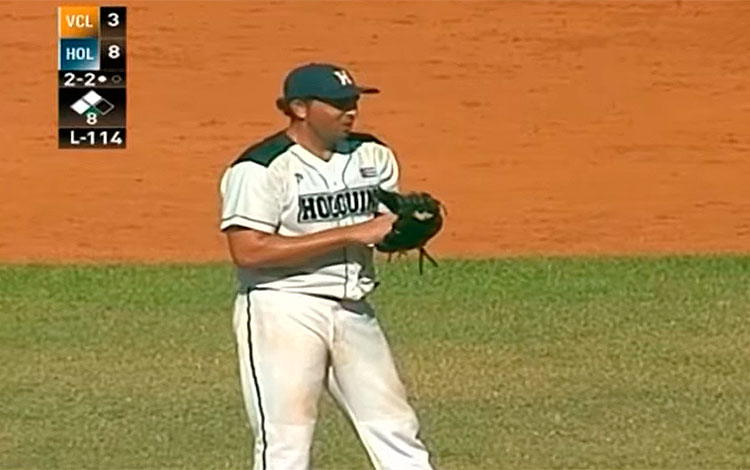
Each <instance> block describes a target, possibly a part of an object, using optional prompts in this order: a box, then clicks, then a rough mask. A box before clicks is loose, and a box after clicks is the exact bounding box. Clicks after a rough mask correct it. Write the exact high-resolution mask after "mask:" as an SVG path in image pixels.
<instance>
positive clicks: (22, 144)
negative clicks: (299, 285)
mask: <svg viewBox="0 0 750 470" xmlns="http://www.w3.org/2000/svg"><path fill="white" fill-rule="evenodd" d="M84 3H86V2H84ZM90 3H97V2H90ZM116 3H118V2H116ZM119 4H125V5H127V6H128V15H129V17H128V53H127V54H128V65H127V67H128V80H129V84H128V109H127V112H128V132H129V134H128V148H127V150H124V151H90V150H89V151H71V150H58V149H57V141H56V139H57V135H56V132H57V130H56V125H57V110H56V106H57V104H56V102H57V89H56V69H57V46H56V40H57V23H56V22H57V9H56V7H57V5H58V4H57V3H54V2H47V1H35V2H3V3H2V4H1V5H0V113H1V114H0V118H1V120H2V121H1V122H0V149H2V158H0V180H2V185H0V259H2V260H4V261H42V260H45V261H49V260H151V261H155V260H196V261H200V260H215V259H224V258H225V257H226V255H225V251H226V250H225V247H224V242H223V240H222V236H221V234H219V233H218V232H217V219H218V207H219V202H218V193H217V184H218V178H219V175H220V173H221V171H222V169H223V167H224V166H225V165H227V164H228V163H229V162H231V161H232V160H233V159H234V157H235V156H236V155H237V154H238V153H239V152H240V151H241V150H242V149H243V148H244V147H245V146H246V145H248V144H249V143H251V142H253V141H256V140H258V139H260V138H262V137H264V136H265V135H267V134H269V133H271V132H274V131H276V130H278V129H280V128H281V127H282V126H283V125H284V124H285V121H284V119H283V116H281V115H280V114H279V113H278V112H277V111H276V110H275V108H274V106H273V101H274V98H275V97H276V96H277V95H278V94H279V90H280V83H281V80H282V79H283V77H284V75H285V73H286V72H287V71H288V70H289V69H290V68H291V67H293V66H295V65H297V64H300V63H304V62H308V61H331V62H335V63H340V64H342V65H344V66H347V67H349V68H350V69H351V70H352V71H353V72H354V74H355V77H356V78H357V80H358V81H359V82H361V83H365V84H372V85H375V86H378V87H380V88H381V89H382V91H383V92H382V94H381V95H380V96H376V97H367V98H365V99H364V100H363V103H362V108H361V111H362V114H361V116H360V121H359V129H360V130H363V131H368V132H373V133H375V134H377V135H378V136H379V137H381V138H382V139H383V140H385V141H386V142H388V143H389V144H390V145H391V146H392V147H393V148H394V149H395V150H396V153H397V155H398V157H399V159H400V161H401V166H402V175H403V176H402V186H403V188H404V189H418V190H427V191H430V192H432V193H434V194H435V195H437V196H438V197H440V198H441V199H443V200H444V201H445V203H446V205H447V207H448V210H449V216H448V221H447V225H446V228H445V230H444V232H443V233H442V234H441V235H440V236H439V238H438V239H437V240H436V241H435V242H434V244H433V249H434V251H435V252H436V253H438V254H440V255H444V256H447V255H469V256H484V255H507V254H520V253H649V252H747V251H748V250H750V188H749V187H748V182H749V181H750V134H749V133H748V128H750V81H749V80H748V79H749V78H750V54H748V50H750V33H748V28H747V25H748V24H750V2H741V1H711V2H708V1H706V2H697V1H696V2H693V1H677V2H672V1H663V2H643V1H638V2H627V1H613V2H600V1H595V2H521V1H511V2H490V1H482V2H452V3H447V2H424V1H419V2H365V1H358V2H345V3H344V2H330V1H326V2H306V3H303V2H273V3H266V2H239V1H236V2H228V1H224V2H177V1H169V2H150V1H149V2H145V1H125V0H123V1H121V2H119Z"/></svg>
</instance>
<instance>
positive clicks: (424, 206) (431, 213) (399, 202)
mask: <svg viewBox="0 0 750 470" xmlns="http://www.w3.org/2000/svg"><path fill="white" fill-rule="evenodd" d="M377 198H378V201H380V202H382V203H383V204H384V205H385V206H386V207H387V208H388V209H389V210H390V211H391V212H393V213H394V214H395V215H397V216H398V219H396V221H395V222H393V227H392V228H391V231H390V232H388V234H387V235H386V236H385V238H384V239H383V241H382V242H380V243H378V244H377V245H376V248H377V249H378V250H379V251H382V252H385V253H403V252H405V251H408V250H413V249H418V250H419V272H420V274H421V273H422V267H423V264H424V258H427V259H428V260H429V261H430V262H431V263H432V264H433V265H435V266H437V262H436V261H435V260H434V259H433V258H432V256H430V255H429V254H428V253H427V251H426V250H425V248H424V246H425V244H427V242H428V241H429V240H430V239H431V238H432V237H434V236H435V235H436V234H437V233H438V232H439V231H440V229H441V228H442V227H443V214H442V209H443V205H442V203H441V202H440V201H438V200H437V199H435V198H434V197H432V196H431V195H430V194H428V193H408V194H399V193H395V192H391V191H386V190H384V189H382V188H378V190H377Z"/></svg>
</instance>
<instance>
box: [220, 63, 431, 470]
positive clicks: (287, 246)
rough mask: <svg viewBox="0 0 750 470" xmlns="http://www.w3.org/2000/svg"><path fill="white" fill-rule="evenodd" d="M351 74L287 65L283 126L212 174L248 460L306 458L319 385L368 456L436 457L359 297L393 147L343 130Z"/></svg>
mask: <svg viewBox="0 0 750 470" xmlns="http://www.w3.org/2000/svg"><path fill="white" fill-rule="evenodd" d="M377 92H378V90H377V89H375V88H367V87H361V86H357V85H356V84H355V83H354V79H353V78H352V76H351V74H350V73H349V72H348V71H346V70H345V69H343V68H341V67H337V66H334V65H330V64H307V65H303V66H300V67H298V68H295V69H294V70H292V71H291V72H290V73H289V74H288V75H287V77H286V80H285V81H284V86H283V96H282V97H281V98H279V99H278V100H277V102H276V105H277V107H278V108H279V109H280V110H281V111H282V112H283V113H284V114H286V115H287V116H288V117H289V125H288V127H287V128H286V129H285V130H283V131H281V132H278V133H276V134H274V135H272V136H270V137H268V138H266V139H264V140H262V141H261V142H259V143H256V144H254V145H251V146H250V147H248V148H247V150H245V151H244V152H243V153H242V154H241V155H240V156H239V158H237V160H236V161H235V162H234V163H233V164H232V165H231V166H230V167H229V168H228V169H227V170H226V171H225V173H224V175H223V177H222V179H221V197H222V218H221V230H222V231H223V232H224V233H226V235H227V239H228V244H229V251H230V253H231V256H232V259H233V261H234V263H235V264H236V266H237V277H238V280H239V292H238V295H237V298H236V301H235V306H234V316H233V326H234V332H235V335H236V339H237V350H238V356H239V365H240V380H241V384H242V392H243V396H244V401H245V408H246V411H247V414H248V417H249V421H250V424H251V426H252V429H253V432H254V436H255V450H254V457H255V458H254V461H255V466H254V469H255V470H267V469H273V470H276V469H284V470H294V469H307V468H308V467H309V457H310V446H311V442H312V437H313V430H314V426H315V422H316V418H317V406H318V399H319V397H320V394H321V391H322V390H323V388H324V387H326V388H327V389H328V391H329V392H330V393H331V395H332V396H333V398H334V399H335V400H336V402H337V403H338V404H339V406H341V408H342V409H343V410H344V411H345V412H346V414H347V415H348V417H349V418H350V419H351V422H352V423H353V425H354V428H355V429H356V432H357V434H358V436H359V438H360V440H361V441H362V443H363V445H364V448H365V449H366V451H367V454H368V456H369V458H370V460H371V462H372V464H373V465H374V466H375V468H377V469H393V470H406V469H415V470H416V469H420V470H421V469H431V468H432V467H431V466H430V463H429V456H428V452H427V450H426V448H425V446H424V444H423V443H422V441H421V440H420V439H419V437H418V430H419V424H418V422H417V417H416V415H415V413H414V411H413V410H412V408H411V406H410V405H409V404H408V402H407V400H406V393H405V390H404V386H403V385H402V383H401V380H400V379H399V376H398V373H397V371H396V368H395V367H394V363H393V359H392V357H391V352H390V349H389V346H388V343H387V342H386V338H385V337H384V335H383V332H382V331H381V329H380V326H379V324H378V321H377V319H376V318H375V314H374V311H373V308H372V306H371V305H370V304H369V303H368V302H367V297H368V295H369V294H370V293H372V291H373V290H374V289H375V288H376V287H377V285H378V282H377V280H376V277H375V270H374V267H373V249H372V245H373V244H376V243H378V242H380V241H381V240H382V239H383V237H384V236H385V235H386V233H388V231H389V230H390V228H391V224H392V223H393V221H394V220H395V216H394V215H392V214H390V213H387V212H385V209H384V207H383V206H382V205H379V204H378V201H377V199H376V197H375V188H377V187H378V186H380V187H382V188H384V189H387V190H391V191H396V190H397V184H398V175H399V172H398V165H397V162H396V159H395V157H394V155H393V152H392V151H391V150H390V149H389V148H388V147H387V146H386V145H385V144H383V143H382V142H381V141H379V140H378V139H377V138H375V137H373V136H371V135H368V134H359V133H354V132H352V126H353V124H354V121H355V119H356V117H357V113H358V107H357V105H358V100H359V98H360V95H361V94H365V93H377Z"/></svg>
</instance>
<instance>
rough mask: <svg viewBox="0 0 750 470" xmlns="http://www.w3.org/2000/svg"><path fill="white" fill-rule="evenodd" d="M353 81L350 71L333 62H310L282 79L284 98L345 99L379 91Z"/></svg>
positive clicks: (287, 99)
mask: <svg viewBox="0 0 750 470" xmlns="http://www.w3.org/2000/svg"><path fill="white" fill-rule="evenodd" d="M379 92H380V90H378V89H377V88H373V87H365V86H359V85H357V84H356V83H354V78H353V77H352V75H351V73H349V71H347V70H346V69H345V68H343V67H339V66H336V65H333V64H319V63H310V64H306V65H302V66H299V67H297V68H295V69H293V70H292V71H291V72H289V74H288V75H287V76H286V79H285V80H284V100H285V101H289V100H292V99H294V98H323V99H333V100H338V99H345V98H353V97H355V96H359V95H360V94H363V93H379Z"/></svg>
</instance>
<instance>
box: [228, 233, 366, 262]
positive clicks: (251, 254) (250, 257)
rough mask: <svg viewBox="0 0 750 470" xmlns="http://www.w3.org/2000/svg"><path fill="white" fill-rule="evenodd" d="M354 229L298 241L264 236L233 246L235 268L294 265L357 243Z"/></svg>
mask: <svg viewBox="0 0 750 470" xmlns="http://www.w3.org/2000/svg"><path fill="white" fill-rule="evenodd" d="M356 230H357V229H356V227H355V226H348V227H338V228H334V229H330V230H324V231H321V232H316V233H313V234H309V235H303V236H300V237H288V236H283V235H276V234H265V235H264V236H261V237H256V238H254V239H253V240H252V242H251V243H250V242H248V243H242V242H239V243H232V244H230V249H231V252H232V259H233V260H234V262H235V264H236V265H237V266H240V267H246V268H264V267H274V266H286V265H294V264H298V263H300V262H304V261H306V260H308V259H310V258H314V257H316V256H319V255H322V254H324V253H327V252H330V251H333V250H336V249H340V248H343V247H344V246H346V245H349V244H352V243H356V242H357V237H356Z"/></svg>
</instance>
